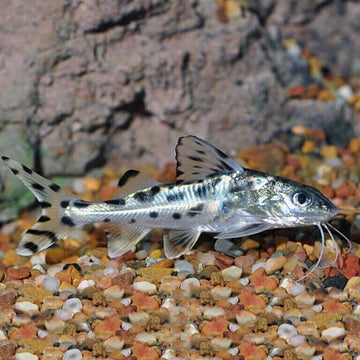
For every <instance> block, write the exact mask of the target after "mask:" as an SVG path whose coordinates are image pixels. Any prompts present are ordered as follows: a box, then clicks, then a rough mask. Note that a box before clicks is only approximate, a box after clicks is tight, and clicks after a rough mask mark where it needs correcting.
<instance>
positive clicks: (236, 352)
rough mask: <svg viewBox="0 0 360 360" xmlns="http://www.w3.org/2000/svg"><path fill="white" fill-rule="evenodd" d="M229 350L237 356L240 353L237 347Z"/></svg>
mask: <svg viewBox="0 0 360 360" xmlns="http://www.w3.org/2000/svg"><path fill="white" fill-rule="evenodd" d="M227 352H228V353H229V354H231V355H233V356H236V355H237V354H238V353H239V350H238V349H237V348H230V349H229V350H228V351H227Z"/></svg>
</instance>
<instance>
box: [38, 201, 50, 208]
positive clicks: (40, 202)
mask: <svg viewBox="0 0 360 360" xmlns="http://www.w3.org/2000/svg"><path fill="white" fill-rule="evenodd" d="M39 205H40V206H41V208H42V209H47V208H49V207H51V204H50V203H49V202H47V201H39Z"/></svg>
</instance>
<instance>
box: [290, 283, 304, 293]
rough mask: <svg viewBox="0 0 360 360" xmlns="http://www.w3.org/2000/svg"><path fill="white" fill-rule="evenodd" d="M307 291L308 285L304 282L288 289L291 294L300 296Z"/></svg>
mask: <svg viewBox="0 0 360 360" xmlns="http://www.w3.org/2000/svg"><path fill="white" fill-rule="evenodd" d="M305 291H306V287H305V286H304V285H303V284H295V285H293V286H290V287H289V289H288V292H289V294H291V295H294V296H298V295H300V294H303V293H304V292H305Z"/></svg>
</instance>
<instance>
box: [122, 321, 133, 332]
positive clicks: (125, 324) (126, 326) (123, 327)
mask: <svg viewBox="0 0 360 360" xmlns="http://www.w3.org/2000/svg"><path fill="white" fill-rule="evenodd" d="M132 327H133V325H132V324H130V323H129V322H127V321H124V322H123V323H122V324H121V328H122V329H123V330H125V331H127V330H129V329H131V328H132Z"/></svg>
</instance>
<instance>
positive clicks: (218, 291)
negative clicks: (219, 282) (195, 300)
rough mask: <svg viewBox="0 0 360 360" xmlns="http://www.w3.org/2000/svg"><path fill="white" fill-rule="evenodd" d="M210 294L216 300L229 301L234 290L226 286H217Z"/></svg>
mask: <svg viewBox="0 0 360 360" xmlns="http://www.w3.org/2000/svg"><path fill="white" fill-rule="evenodd" d="M210 292H211V295H212V297H213V298H214V299H215V300H222V299H228V298H229V297H230V296H231V293H232V290H231V288H228V287H226V286H215V287H214V288H212V289H211V291H210Z"/></svg>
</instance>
